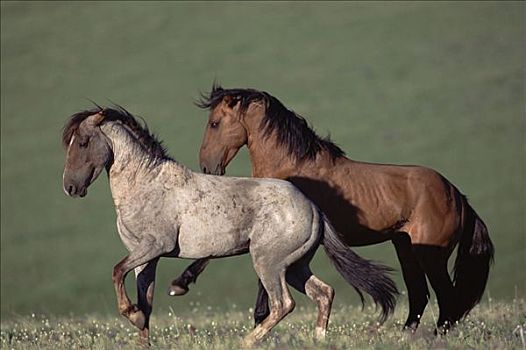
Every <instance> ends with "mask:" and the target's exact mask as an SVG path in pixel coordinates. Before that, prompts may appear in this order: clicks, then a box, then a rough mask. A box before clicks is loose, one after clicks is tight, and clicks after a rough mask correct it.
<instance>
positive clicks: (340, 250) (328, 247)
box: [322, 215, 399, 323]
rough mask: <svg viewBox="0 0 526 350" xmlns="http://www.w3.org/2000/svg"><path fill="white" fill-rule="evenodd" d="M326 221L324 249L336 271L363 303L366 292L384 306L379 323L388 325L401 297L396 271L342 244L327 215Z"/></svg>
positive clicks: (377, 303) (324, 219)
mask: <svg viewBox="0 0 526 350" xmlns="http://www.w3.org/2000/svg"><path fill="white" fill-rule="evenodd" d="M322 218H323V221H324V230H325V231H324V238H323V246H324V247H325V252H326V253H327V256H328V257H329V259H330V260H331V262H332V264H333V265H334V267H336V270H337V271H338V272H339V273H340V274H341V275H342V277H343V278H344V279H345V280H346V281H347V282H348V283H349V284H350V285H351V286H353V288H354V289H355V290H356V292H357V293H358V295H359V296H360V299H361V300H362V305H363V303H364V297H363V294H362V291H363V292H365V293H367V294H369V295H370V296H371V297H372V298H373V300H374V302H375V304H376V305H377V306H378V305H380V307H381V308H382V314H381V316H380V319H379V321H380V322H381V323H383V322H385V320H386V319H387V317H388V316H389V315H390V314H391V313H392V312H393V311H394V308H395V305H396V297H397V295H398V294H399V293H398V289H397V288H396V285H395V283H394V282H393V280H391V278H389V276H388V273H390V272H392V271H393V269H391V268H390V267H388V266H384V265H380V264H377V263H374V262H372V261H370V260H366V259H364V258H362V257H361V256H359V255H358V254H356V253H355V252H353V251H352V250H351V249H350V248H349V247H348V246H346V245H345V244H344V243H342V241H341V240H340V238H339V237H338V235H337V233H336V232H335V231H334V228H333V227H332V225H331V224H330V223H329V222H328V221H327V219H326V218H325V216H324V215H322Z"/></svg>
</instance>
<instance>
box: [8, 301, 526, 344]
mask: <svg viewBox="0 0 526 350" xmlns="http://www.w3.org/2000/svg"><path fill="white" fill-rule="evenodd" d="M525 308H526V305H525V304H524V301H522V300H514V301H510V302H509V303H501V302H496V303H484V304H483V305H481V306H480V307H478V308H477V309H476V311H475V312H474V313H473V314H472V315H471V316H470V317H469V318H468V319H467V320H466V321H465V322H463V323H462V324H460V325H459V326H457V327H456V328H454V329H453V330H452V331H451V332H450V333H449V334H448V335H447V336H439V337H436V336H435V335H434V334H433V331H434V329H433V324H434V323H433V322H432V319H431V318H430V319H428V320H425V321H424V322H423V324H422V325H421V328H420V329H419V330H418V331H417V332H416V333H414V334H408V333H404V332H401V331H400V328H401V327H402V325H403V321H404V320H405V319H403V317H404V316H405V312H406V308H405V307H404V306H402V307H401V308H399V310H398V311H397V313H396V315H395V317H394V318H393V319H391V320H390V321H388V322H387V323H386V324H384V325H382V326H380V327H379V326H378V324H377V323H376V319H375V318H374V316H373V314H372V310H370V309H366V310H365V311H363V312H362V311H361V309H360V308H358V307H349V306H345V307H343V308H338V309H337V310H335V312H334V314H333V316H332V318H331V323H330V326H329V331H328V333H327V337H326V339H325V340H324V341H318V342H315V341H314V340H313V333H314V326H313V324H314V321H315V317H316V314H315V312H314V310H313V309H312V308H303V307H302V308H300V309H299V310H296V311H295V312H294V313H292V314H291V315H290V316H289V317H287V318H286V319H285V320H284V321H283V322H282V323H281V324H279V325H278V326H277V327H276V328H275V330H274V331H273V332H271V334H270V335H269V336H268V337H267V339H265V340H264V341H263V342H261V343H260V344H258V345H257V346H256V347H255V348H256V349H258V348H261V349H290V348H297V349H306V350H307V349H312V350H314V349H328V350H336V349H342V350H344V349H390V350H394V349H494V350H496V349H502V350H504V349H506V350H510V349H524V348H525V339H524V337H525V331H526V330H525V327H526V324H525V323H524V316H525V311H526V309H525ZM518 310H520V313H519V312H517V311H518ZM430 311H433V312H437V311H438V310H437V309H436V308H433V310H430ZM152 320H153V321H152V322H153V325H152V331H151V332H152V333H151V343H152V349H167V348H179V349H203V350H205V349H206V350H208V349H229V350H230V349H237V348H239V347H240V343H241V339H242V337H243V336H245V335H246V334H248V332H249V331H250V330H251V329H252V326H251V314H250V313H249V312H248V311H247V310H238V309H229V310H224V309H221V310H218V309H216V308H214V307H197V306H196V307H195V308H194V310H193V312H192V314H191V316H190V315H189V316H188V317H179V316H176V315H175V314H174V312H173V310H172V311H166V312H163V313H161V314H160V315H156V316H154V318H153V319H152ZM0 345H1V347H2V348H6V349H8V348H9V349H68V350H69V349H135V348H136V349H140V348H141V347H140V345H139V344H138V335H137V332H136V330H135V329H134V328H133V327H131V326H130V325H129V323H128V322H127V321H125V320H123V319H121V318H115V317H110V316H107V317H66V318H64V317H62V318H58V317H53V316H51V317H48V316H42V315H31V316H26V317H20V318H15V319H13V320H10V321H9V322H6V323H3V324H2V329H1V332H0Z"/></svg>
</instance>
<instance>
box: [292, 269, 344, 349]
mask: <svg viewBox="0 0 526 350" xmlns="http://www.w3.org/2000/svg"><path fill="white" fill-rule="evenodd" d="M287 282H288V283H289V284H290V285H291V286H292V287H294V288H295V289H296V290H297V291H299V292H301V293H303V294H306V295H307V296H308V297H309V298H310V299H311V300H312V301H314V302H315V303H316V305H317V306H318V319H317V320H316V329H315V334H314V336H315V338H316V339H319V340H321V339H324V338H325V334H326V332H327V326H328V324H329V316H330V314H331V307H332V301H333V299H334V289H333V288H332V287H331V286H330V285H328V284H326V283H325V282H323V281H321V280H320V279H318V278H317V277H316V276H314V274H313V273H312V271H311V270H310V268H309V266H308V265H306V264H294V265H292V266H291V267H290V268H289V270H288V271H287Z"/></svg>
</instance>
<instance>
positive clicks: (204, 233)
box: [178, 225, 249, 259]
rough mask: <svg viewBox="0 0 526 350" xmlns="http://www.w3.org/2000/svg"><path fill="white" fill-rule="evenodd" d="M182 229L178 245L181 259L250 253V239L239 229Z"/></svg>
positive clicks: (218, 227)
mask: <svg viewBox="0 0 526 350" xmlns="http://www.w3.org/2000/svg"><path fill="white" fill-rule="evenodd" d="M206 226H208V225H203V226H202V227H197V228H196V227H194V228H192V229H189V228H185V227H184V226H183V227H181V229H180V231H179V237H178V243H179V254H178V256H179V257H181V258H189V259H199V258H207V257H224V256H232V255H238V254H242V253H245V252H247V251H248V245H249V238H248V236H247V235H244V234H243V232H241V231H240V230H238V229H227V230H225V229H224V228H221V227H220V226H219V225H218V226H217V227H206Z"/></svg>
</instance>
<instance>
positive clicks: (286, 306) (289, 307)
mask: <svg viewBox="0 0 526 350" xmlns="http://www.w3.org/2000/svg"><path fill="white" fill-rule="evenodd" d="M295 307H296V302H295V301H294V299H292V298H287V299H285V300H284V302H283V308H282V312H283V315H287V314H289V313H291V312H292V311H293V310H294V308H295Z"/></svg>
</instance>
